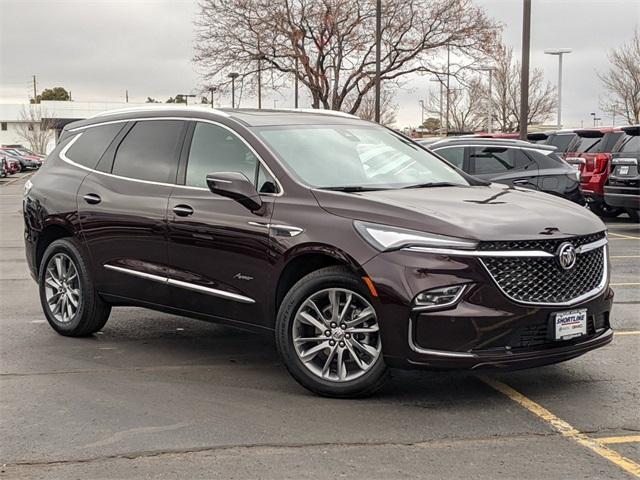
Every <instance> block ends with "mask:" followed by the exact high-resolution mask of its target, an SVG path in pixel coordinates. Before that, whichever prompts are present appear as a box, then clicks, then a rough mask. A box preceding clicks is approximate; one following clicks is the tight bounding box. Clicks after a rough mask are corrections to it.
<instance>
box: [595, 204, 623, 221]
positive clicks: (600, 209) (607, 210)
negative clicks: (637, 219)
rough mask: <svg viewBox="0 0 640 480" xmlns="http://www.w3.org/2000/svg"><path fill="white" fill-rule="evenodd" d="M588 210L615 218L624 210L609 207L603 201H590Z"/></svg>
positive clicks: (605, 216)
mask: <svg viewBox="0 0 640 480" xmlns="http://www.w3.org/2000/svg"><path fill="white" fill-rule="evenodd" d="M589 210H591V211H592V212H593V213H595V214H596V215H598V216H599V217H602V218H616V217H617V216H618V215H620V214H621V213H622V212H623V211H624V210H622V209H621V208H617V207H610V206H609V205H607V204H606V203H604V202H593V203H590V204H589Z"/></svg>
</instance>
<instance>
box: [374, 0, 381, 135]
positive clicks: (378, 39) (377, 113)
mask: <svg viewBox="0 0 640 480" xmlns="http://www.w3.org/2000/svg"><path fill="white" fill-rule="evenodd" d="M381 44H382V0H377V1H376V102H375V121H376V122H377V123H380V57H381V52H380V50H381Z"/></svg>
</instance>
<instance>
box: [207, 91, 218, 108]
mask: <svg viewBox="0 0 640 480" xmlns="http://www.w3.org/2000/svg"><path fill="white" fill-rule="evenodd" d="M216 90H217V88H216V87H209V92H210V93H211V108H213V92H215V91H216Z"/></svg>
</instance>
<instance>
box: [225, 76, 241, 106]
mask: <svg viewBox="0 0 640 480" xmlns="http://www.w3.org/2000/svg"><path fill="white" fill-rule="evenodd" d="M239 76H240V74H239V73H237V72H231V73H230V74H229V75H227V77H229V78H230V79H231V108H236V78H238V77H239Z"/></svg>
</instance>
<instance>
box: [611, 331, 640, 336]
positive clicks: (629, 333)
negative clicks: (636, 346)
mask: <svg viewBox="0 0 640 480" xmlns="http://www.w3.org/2000/svg"><path fill="white" fill-rule="evenodd" d="M613 333H614V334H615V335H640V330H626V331H622V332H613Z"/></svg>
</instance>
